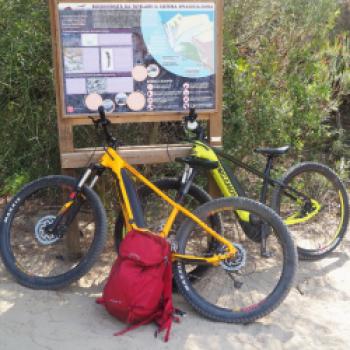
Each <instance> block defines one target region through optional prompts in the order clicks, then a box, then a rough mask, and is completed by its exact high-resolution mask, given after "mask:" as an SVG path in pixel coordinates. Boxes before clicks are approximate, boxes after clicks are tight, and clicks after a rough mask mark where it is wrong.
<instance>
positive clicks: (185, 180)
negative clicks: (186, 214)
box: [175, 164, 197, 205]
mask: <svg viewBox="0 0 350 350" xmlns="http://www.w3.org/2000/svg"><path fill="white" fill-rule="evenodd" d="M196 174H197V170H196V169H195V168H191V167H190V166H189V165H188V164H186V165H185V170H184V173H183V174H182V177H181V180H180V188H179V191H178V192H177V194H176V197H175V202H176V203H179V204H181V205H182V204H183V203H184V201H185V196H186V194H187V193H188V191H189V190H190V187H191V185H192V183H193V179H194V177H195V176H196Z"/></svg>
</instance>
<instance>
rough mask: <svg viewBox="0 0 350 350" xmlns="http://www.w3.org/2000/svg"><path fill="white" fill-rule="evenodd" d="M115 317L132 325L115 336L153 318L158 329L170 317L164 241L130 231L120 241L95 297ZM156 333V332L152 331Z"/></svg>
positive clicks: (166, 324) (168, 269)
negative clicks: (109, 270) (108, 271)
mask: <svg viewBox="0 0 350 350" xmlns="http://www.w3.org/2000/svg"><path fill="white" fill-rule="evenodd" d="M96 302H97V303H98V304H103V305H104V306H105V307H106V309H107V311H108V312H109V313H110V314H111V315H113V316H115V317H117V318H118V319H119V320H121V321H123V322H125V323H128V324H132V325H133V326H131V327H128V328H126V329H124V330H122V331H120V332H117V333H115V335H121V334H124V333H125V332H127V331H130V330H131V329H134V328H137V327H139V326H141V325H144V324H147V323H150V322H152V321H155V322H156V323H157V324H158V332H161V331H162V330H166V334H165V337H164V340H165V341H168V339H169V333H170V329H171V324H172V321H173V320H176V321H177V320H178V319H177V318H176V317H174V316H173V314H174V311H175V310H174V307H173V303H172V267H171V250H170V246H169V244H168V242H167V241H166V240H165V239H164V238H162V237H159V236H157V235H155V234H153V233H151V232H148V231H146V232H144V231H137V230H132V231H130V232H129V233H128V234H127V235H126V237H125V239H124V240H123V241H122V243H121V245H120V249H119V256H118V258H117V260H116V261H115V263H114V265H113V267H112V270H111V272H110V275H109V277H108V280H107V284H106V285H105V287H104V290H103V295H102V298H99V299H97V300H96ZM156 334H157V332H156Z"/></svg>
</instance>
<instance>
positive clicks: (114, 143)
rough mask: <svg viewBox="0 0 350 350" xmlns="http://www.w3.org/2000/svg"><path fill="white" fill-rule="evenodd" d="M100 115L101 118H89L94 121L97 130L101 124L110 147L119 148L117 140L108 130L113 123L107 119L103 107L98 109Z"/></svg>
mask: <svg viewBox="0 0 350 350" xmlns="http://www.w3.org/2000/svg"><path fill="white" fill-rule="evenodd" d="M98 113H99V115H100V117H99V118H97V119H95V118H93V117H89V118H90V119H91V120H92V121H93V123H94V125H95V127H96V129H97V128H98V126H99V125H100V124H101V126H102V129H103V133H104V134H105V138H106V141H107V144H108V146H110V147H113V148H115V147H116V146H117V139H116V138H115V137H113V136H112V135H111V133H110V132H109V130H108V126H109V125H110V124H111V121H110V120H109V119H107V118H106V112H105V109H104V107H103V106H99V107H98Z"/></svg>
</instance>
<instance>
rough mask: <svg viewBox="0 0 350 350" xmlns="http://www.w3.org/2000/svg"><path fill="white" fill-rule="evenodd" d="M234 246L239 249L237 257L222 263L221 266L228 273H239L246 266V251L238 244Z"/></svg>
mask: <svg viewBox="0 0 350 350" xmlns="http://www.w3.org/2000/svg"><path fill="white" fill-rule="evenodd" d="M233 245H234V247H235V248H236V249H237V253H236V254H235V256H234V257H233V258H230V259H226V260H224V261H222V262H221V263H220V265H221V266H222V267H223V268H224V269H225V270H227V271H239V270H241V269H242V268H243V267H244V266H245V264H246V257H247V254H246V250H245V249H244V248H243V246H242V245H240V244H238V243H234V244H233Z"/></svg>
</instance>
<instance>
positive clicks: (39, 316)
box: [0, 237, 350, 350]
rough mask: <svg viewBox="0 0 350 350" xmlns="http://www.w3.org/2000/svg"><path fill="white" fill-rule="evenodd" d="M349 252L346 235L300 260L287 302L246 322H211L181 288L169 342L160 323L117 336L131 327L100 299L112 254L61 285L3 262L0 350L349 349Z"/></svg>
mask: <svg viewBox="0 0 350 350" xmlns="http://www.w3.org/2000/svg"><path fill="white" fill-rule="evenodd" d="M349 256H350V240H349V237H347V238H346V239H345V241H344V242H343V243H342V245H341V246H340V247H339V248H338V249H337V250H336V252H334V253H332V254H331V255H330V256H329V257H328V258H326V259H324V260H322V261H319V262H301V263H300V266H299V273H298V278H297V283H296V285H295V287H294V288H293V290H292V291H291V293H290V294H289V296H288V297H287V299H286V300H285V302H284V303H283V304H282V305H281V306H280V307H279V308H278V309H277V310H276V311H274V312H273V313H272V314H270V315H268V316H267V317H265V318H263V319H261V320H259V321H257V322H255V323H254V324H250V325H246V326H243V325H242V326H241V325H230V324H222V323H215V322H211V321H209V320H207V319H205V318H203V317H201V316H200V315H198V314H197V313H196V312H195V311H193V310H192V309H191V308H190V307H189V306H188V305H187V303H186V302H185V301H184V300H183V299H182V297H181V296H180V295H176V294H175V295H174V303H175V305H176V306H177V307H179V308H180V309H182V310H184V311H186V312H187V315H186V316H185V317H183V318H182V320H181V323H180V324H174V326H173V331H172V333H171V338H170V341H169V343H164V342H163V341H162V339H161V338H157V339H156V338H154V335H153V334H154V330H155V326H154V325H148V326H144V327H141V328H139V329H137V330H134V331H132V332H130V333H127V334H126V335H124V336H121V337H114V336H113V333H114V332H115V331H117V330H120V329H122V328H123V327H124V325H123V324H122V323H120V322H118V321H117V320H116V319H114V318H113V317H111V316H109V315H108V314H107V312H106V311H105V310H104V309H103V308H102V307H101V306H99V305H97V304H95V302H94V300H95V298H96V297H97V296H99V295H100V292H101V290H102V288H103V282H104V278H105V276H106V274H107V272H108V268H109V265H108V263H107V264H106V262H107V261H109V262H110V261H111V257H110V253H108V252H105V254H104V255H103V256H102V257H101V259H100V262H99V263H97V265H96V267H95V270H94V271H93V272H92V273H91V274H90V275H89V276H87V277H85V278H83V279H82V280H80V281H79V283H76V284H74V285H72V286H71V287H69V288H66V289H64V290H61V291H34V290H30V289H27V288H24V287H21V286H20V285H18V284H16V283H15V282H14V281H13V280H12V278H11V277H10V276H9V275H8V274H7V272H6V271H5V270H4V267H3V265H2V264H1V263H0V349H1V350H12V349H13V350H20V349H28V350H31V349H64V350H70V349H74V350H79V349H84V350H90V349H91V350H92V349H98V350H100V349H103V350H109V349H143V350H144V349H191V350H197V349H198V350H199V349H206V350H214V349H215V350H216V349H349V348H350V316H349V315H350V259H349ZM101 266H104V267H103V268H101ZM91 276H94V277H91Z"/></svg>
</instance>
